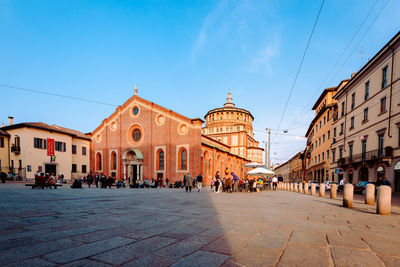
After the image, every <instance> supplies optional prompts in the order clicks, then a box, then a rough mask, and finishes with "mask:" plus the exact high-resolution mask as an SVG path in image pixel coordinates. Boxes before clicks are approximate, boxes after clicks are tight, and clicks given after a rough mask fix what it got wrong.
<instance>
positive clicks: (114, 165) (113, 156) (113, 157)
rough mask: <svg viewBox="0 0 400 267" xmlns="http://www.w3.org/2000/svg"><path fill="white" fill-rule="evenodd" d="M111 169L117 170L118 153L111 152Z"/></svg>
mask: <svg viewBox="0 0 400 267" xmlns="http://www.w3.org/2000/svg"><path fill="white" fill-rule="evenodd" d="M111 169H112V170H116V169H117V153H115V151H113V152H111Z"/></svg>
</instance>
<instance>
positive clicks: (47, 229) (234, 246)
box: [0, 184, 400, 266]
mask: <svg viewBox="0 0 400 267" xmlns="http://www.w3.org/2000/svg"><path fill="white" fill-rule="evenodd" d="M375 209H376V207H375V206H367V205H365V204H363V202H362V201H358V200H357V199H356V200H355V201H354V209H346V208H343V207H342V206H341V200H340V199H335V200H332V199H330V198H329V197H325V198H321V197H313V196H310V195H304V194H298V193H294V192H285V191H275V192H272V191H268V192H260V193H251V194H244V193H234V194H224V193H223V194H215V193H212V192H210V191H209V190H208V189H205V190H204V191H203V192H201V193H197V192H192V193H185V192H184V191H183V190H179V189H146V190H142V189H96V188H90V189H88V188H84V189H82V190H72V189H70V188H68V187H65V188H64V187H63V188H60V189H57V190H31V189H29V188H26V187H24V186H23V185H15V184H13V185H9V184H5V185H3V184H0V214H1V218H0V225H1V227H0V263H1V264H2V265H5V266H7V265H9V266H119V265H124V266H220V265H223V266H333V265H335V266H384V265H386V266H400V252H399V251H400V250H398V248H399V247H400V246H399V243H400V241H399V240H400V208H398V207H392V212H393V213H392V215H391V216H380V215H377V214H375ZM63 264H64V265H63Z"/></svg>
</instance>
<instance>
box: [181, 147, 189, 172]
mask: <svg viewBox="0 0 400 267" xmlns="http://www.w3.org/2000/svg"><path fill="white" fill-rule="evenodd" d="M179 169H180V170H187V152H186V149H184V148H181V150H180V152H179Z"/></svg>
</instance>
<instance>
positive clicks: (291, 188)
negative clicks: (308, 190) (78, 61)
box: [290, 183, 294, 192]
mask: <svg viewBox="0 0 400 267" xmlns="http://www.w3.org/2000/svg"><path fill="white" fill-rule="evenodd" d="M290 191H292V192H293V191H294V185H293V183H290Z"/></svg>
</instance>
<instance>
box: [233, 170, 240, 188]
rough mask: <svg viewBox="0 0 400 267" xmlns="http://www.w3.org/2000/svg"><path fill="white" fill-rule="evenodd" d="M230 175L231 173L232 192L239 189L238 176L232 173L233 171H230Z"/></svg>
mask: <svg viewBox="0 0 400 267" xmlns="http://www.w3.org/2000/svg"><path fill="white" fill-rule="evenodd" d="M231 175H232V179H233V192H237V191H239V188H238V185H239V180H240V179H239V177H238V176H237V175H236V174H235V173H233V172H231Z"/></svg>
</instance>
